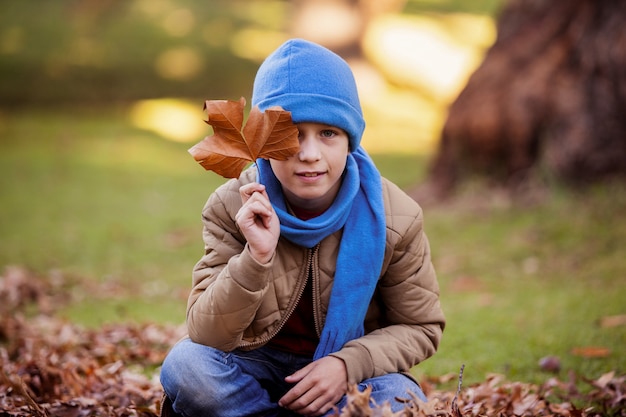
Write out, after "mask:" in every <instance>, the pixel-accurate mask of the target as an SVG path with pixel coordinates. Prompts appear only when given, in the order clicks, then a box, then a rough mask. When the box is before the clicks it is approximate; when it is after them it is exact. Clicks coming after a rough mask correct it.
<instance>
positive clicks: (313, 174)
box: [296, 172, 325, 178]
mask: <svg viewBox="0 0 626 417" xmlns="http://www.w3.org/2000/svg"><path fill="white" fill-rule="evenodd" d="M324 174H325V172H298V173H297V174H296V175H298V176H299V177H304V178H317V177H321V176H322V175H324Z"/></svg>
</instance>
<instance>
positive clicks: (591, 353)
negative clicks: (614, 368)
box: [572, 346, 611, 358]
mask: <svg viewBox="0 0 626 417" xmlns="http://www.w3.org/2000/svg"><path fill="white" fill-rule="evenodd" d="M610 354H611V350H610V349H609V348H605V347H602V346H583V347H575V348H573V349H572V355H574V356H581V357H583V358H606V357H607V356H609V355H610Z"/></svg>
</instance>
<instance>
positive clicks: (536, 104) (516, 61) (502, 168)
mask: <svg viewBox="0 0 626 417" xmlns="http://www.w3.org/2000/svg"><path fill="white" fill-rule="evenodd" d="M537 173H540V174H543V175H546V174H547V175H548V176H550V177H553V178H556V179H558V180H559V181H564V182H566V183H570V184H584V183H589V182H593V181H598V180H603V179H606V178H609V177H614V176H619V177H624V176H625V175H626V1H614V0H561V1H553V0H510V1H509V2H508V3H507V5H506V6H505V7H504V9H503V10H502V13H501V14H500V16H499V18H498V38H497V40H496V42H495V44H494V45H493V46H492V48H491V49H490V50H489V51H488V53H487V55H486V57H485V59H484V61H483V63H482V65H481V66H480V67H479V68H478V69H477V70H476V71H475V73H474V74H473V75H472V76H471V78H470V79H469V81H468V84H467V85H466V87H465V88H464V90H462V92H461V93H460V95H459V96H458V97H457V99H456V101H455V102H454V103H453V104H452V105H451V106H450V108H449V114H448V117H447V120H446V123H445V126H444V128H443V132H442V137H441V143H440V147H439V150H438V154H437V155H436V157H435V159H434V161H433V164H432V166H431V170H430V175H429V178H428V181H427V183H426V186H425V187H424V190H426V189H427V190H428V192H429V193H431V194H432V193H434V194H435V195H437V196H439V197H443V196H445V195H447V194H449V193H451V192H452V191H453V189H454V187H455V186H456V185H457V184H458V183H459V182H460V180H461V178H464V177H466V176H467V175H468V174H479V175H482V176H484V177H486V178H489V179H493V180H496V181H497V182H498V183H504V184H505V185H508V186H513V187H515V186H519V185H522V184H526V183H527V182H528V180H529V179H530V178H533V177H534V176H535V175H536V174H537Z"/></svg>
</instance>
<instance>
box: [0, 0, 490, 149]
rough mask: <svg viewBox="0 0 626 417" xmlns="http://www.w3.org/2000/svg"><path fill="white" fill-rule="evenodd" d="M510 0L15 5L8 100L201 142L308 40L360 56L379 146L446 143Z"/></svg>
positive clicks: (7, 21) (7, 27)
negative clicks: (119, 113)
mask: <svg viewBox="0 0 626 417" xmlns="http://www.w3.org/2000/svg"><path fill="white" fill-rule="evenodd" d="M499 6H500V1H499V0H476V1H472V2H461V1H448V0H443V1H441V0H440V1H415V0H413V1H407V0H381V1H375V0H361V1H341V0H339V1H337V0H335V1H329V0H325V1H303V0H294V1H272V0H256V1H255V0H251V1H250V0H248V1H238V0H235V1H214V0H210V1H189V0H183V1H171V0H131V1H116V0H86V1H70V0H67V1H65V0H63V1H55V2H37V1H26V2H24V3H23V4H15V3H14V2H9V1H3V2H2V16H1V17H0V30H1V33H0V39H1V43H0V79H1V80H2V82H1V83H0V97H1V100H2V105H3V107H5V108H9V109H12V108H16V107H25V106H31V107H32V106H38V107H47V106H54V107H57V108H58V107H59V106H79V107H84V106H90V107H102V106H111V105H120V104H124V105H129V106H130V111H131V112H132V117H133V123H134V124H135V125H136V126H138V127H141V128H146V129H153V130H156V131H157V132H158V133H159V134H163V135H165V136H166V137H168V138H170V139H172V140H183V141H192V140H194V139H197V138H198V137H199V136H201V135H202V133H203V128H204V127H203V126H202V125H201V124H198V123H193V121H194V119H197V118H198V114H197V109H198V108H200V109H201V108H202V103H203V101H204V100H207V99H218V98H229V99H238V98H239V97H240V96H244V97H246V98H248V99H249V98H250V96H251V86H252V80H253V78H254V74H255V72H256V68H257V67H258V65H259V64H260V62H261V61H262V60H263V59H264V58H265V57H266V56H267V55H268V54H269V53H270V52H271V51H272V50H273V49H275V48H276V47H277V46H278V45H280V44H281V43H282V42H283V41H284V40H286V39H287V38H289V37H294V36H295V37H303V38H306V39H310V40H313V41H316V42H319V43H321V44H323V45H325V46H327V47H329V48H331V49H333V50H334V51H336V52H338V53H340V54H341V55H342V56H344V57H345V58H346V59H347V60H349V61H350V64H351V65H352V66H353V68H354V71H355V73H356V76H357V79H358V82H359V88H360V91H361V94H362V96H363V101H364V103H363V104H364V106H365V107H366V109H367V111H368V116H369V117H368V121H370V123H369V125H370V129H368V137H367V138H366V139H367V144H368V148H369V149H372V151H374V150H377V149H387V150H397V149H402V150H406V149H407V148H408V149H410V150H414V151H415V150H422V149H432V146H433V141H434V140H435V138H436V137H437V136H438V134H439V130H440V128H441V124H442V110H443V109H444V108H445V106H446V105H447V104H449V102H450V101H451V100H452V99H453V98H454V97H455V96H456V94H457V93H458V92H459V90H460V88H461V87H462V86H463V85H464V83H465V81H466V80H467V77H468V76H469V74H470V73H471V72H472V71H473V70H474V69H475V67H476V66H477V65H478V64H479V62H480V60H481V58H482V56H483V53H484V51H485V49H486V48H487V47H489V46H490V45H491V43H492V42H493V41H494V39H495V30H494V22H493V15H494V13H495V12H496V11H497V10H498V7H499ZM164 115H167V116H164ZM177 117H179V118H183V119H176V118H177ZM185 117H189V119H184V118H185ZM164 118H169V119H168V120H164ZM383 120H384V121H386V122H387V123H385V131H384V132H380V131H379V129H380V127H379V125H380V122H381V121H383ZM190 122H191V123H190ZM374 137H381V139H379V140H374V139H373V138H374ZM382 137H384V138H385V139H382Z"/></svg>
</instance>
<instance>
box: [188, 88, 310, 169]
mask: <svg viewBox="0 0 626 417" xmlns="http://www.w3.org/2000/svg"><path fill="white" fill-rule="evenodd" d="M245 105H246V100H245V99H244V98H243V97H242V98H241V99H239V101H233V100H208V101H206V102H205V104H204V109H205V110H206V112H207V116H208V118H207V120H206V123H208V124H209V125H211V126H212V127H213V135H211V136H207V137H206V138H204V139H203V140H202V141H201V142H199V143H197V144H196V145H194V146H193V147H192V148H191V149H189V153H190V154H191V155H192V156H193V158H194V159H195V160H196V161H198V162H199V163H200V165H202V166H203V167H204V169H206V170H209V171H213V172H215V173H217V174H219V175H221V176H223V177H226V178H237V177H239V174H241V171H242V170H243V169H244V168H245V166H246V165H247V164H248V163H249V162H253V161H255V160H256V159H257V158H271V159H277V160H281V161H284V160H286V159H288V158H289V157H290V156H292V155H294V154H295V153H296V152H297V151H298V149H299V146H300V145H299V142H298V128H297V126H296V125H295V124H294V123H293V122H292V121H291V113H290V112H288V111H285V110H283V109H282V108H280V107H272V108H269V109H267V110H265V112H263V113H262V112H261V111H260V110H259V109H258V107H254V108H252V110H250V115H249V116H248V120H247V122H246V125H245V127H244V125H243V119H244V115H243V109H244V106H245Z"/></svg>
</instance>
